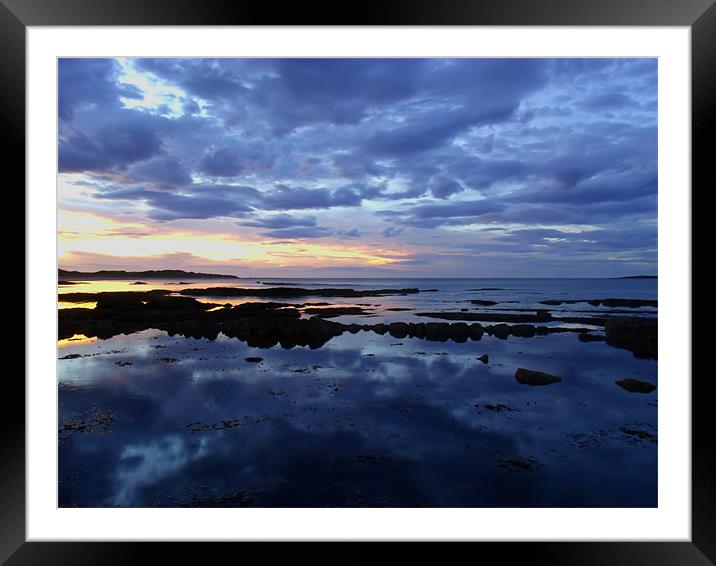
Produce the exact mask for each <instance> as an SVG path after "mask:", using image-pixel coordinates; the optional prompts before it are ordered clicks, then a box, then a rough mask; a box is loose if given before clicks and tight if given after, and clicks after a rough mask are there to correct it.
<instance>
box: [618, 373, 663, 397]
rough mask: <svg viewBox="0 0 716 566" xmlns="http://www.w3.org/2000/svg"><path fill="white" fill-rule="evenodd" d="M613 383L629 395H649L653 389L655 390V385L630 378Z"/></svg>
mask: <svg viewBox="0 0 716 566" xmlns="http://www.w3.org/2000/svg"><path fill="white" fill-rule="evenodd" d="M615 383H616V384H617V385H618V386H619V387H621V388H622V389H626V390H627V391H628V392H629V393H651V392H652V391H654V389H656V385H654V384H652V383H649V382H648V381H641V380H639V379H633V378H631V377H627V378H626V379H620V380H619V381H616V382H615Z"/></svg>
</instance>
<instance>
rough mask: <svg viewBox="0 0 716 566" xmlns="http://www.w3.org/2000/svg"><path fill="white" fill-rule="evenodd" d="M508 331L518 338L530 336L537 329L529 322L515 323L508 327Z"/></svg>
mask: <svg viewBox="0 0 716 566" xmlns="http://www.w3.org/2000/svg"><path fill="white" fill-rule="evenodd" d="M510 333H511V334H512V336H519V337H520V338H532V337H533V336H534V335H535V334H536V333H537V331H536V329H535V327H534V326H532V325H531V324H515V325H513V326H511V327H510Z"/></svg>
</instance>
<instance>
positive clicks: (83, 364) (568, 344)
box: [58, 279, 658, 507]
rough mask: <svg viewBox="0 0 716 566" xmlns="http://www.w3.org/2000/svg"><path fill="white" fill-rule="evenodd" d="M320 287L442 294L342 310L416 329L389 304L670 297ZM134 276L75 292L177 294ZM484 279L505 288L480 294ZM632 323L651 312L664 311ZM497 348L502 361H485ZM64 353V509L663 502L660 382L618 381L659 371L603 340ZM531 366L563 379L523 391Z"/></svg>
mask: <svg viewBox="0 0 716 566" xmlns="http://www.w3.org/2000/svg"><path fill="white" fill-rule="evenodd" d="M258 281H275V282H295V283H298V284H299V285H300V286H302V287H308V286H309V285H308V282H306V281H300V280H289V279H263V280H258ZM311 282H312V283H319V284H324V285H328V286H338V284H340V285H345V286H346V287H350V288H356V289H357V288H360V286H365V287H366V288H382V287H419V288H421V289H430V288H438V289H439V291H438V292H434V293H424V294H423V293H421V294H419V295H412V296H405V297H402V296H399V297H380V298H375V297H370V298H368V299H365V300H363V299H350V300H347V301H345V302H347V303H348V304H352V302H353V301H356V302H358V303H361V302H364V303H371V304H374V305H375V308H374V312H373V314H374V315H375V316H374V317H373V318H366V317H353V320H356V321H360V322H365V323H368V322H371V323H373V322H379V321H383V320H386V321H392V320H416V319H417V317H414V314H411V313H410V312H408V313H406V312H391V311H387V310H385V309H386V308H392V307H395V306H398V307H405V308H413V309H415V310H416V312H417V311H418V310H422V309H424V308H430V309H432V310H454V309H455V308H456V307H458V306H464V305H463V303H464V302H465V301H469V300H470V299H471V298H486V299H488V298H489V299H491V300H499V301H518V303H505V304H498V305H496V306H495V308H506V307H513V306H514V307H515V308H525V307H529V306H533V305H534V304H535V303H537V302H538V301H540V300H544V299H560V298H571V299H575V298H576V299H581V298H584V299H589V298H605V297H618V298H656V281H654V280H524V279H522V280H505V279H502V280H494V279H489V280H425V279H423V280H394V279H391V280H340V281H337V280H325V281H317V280H312V281H311ZM128 283H129V282H118V281H115V282H91V283H87V284H86V285H72V286H68V287H61V291H60V292H65V291H69V292H74V291H86V290H90V289H91V290H94V291H96V290H99V287H100V286H101V285H102V284H106V285H110V286H114V287H112V289H111V290H142V289H146V288H164V286H166V281H163V282H156V284H155V283H154V282H150V283H151V284H149V285H147V286H146V287H145V286H128ZM225 284H227V283H226V282H217V281H201V282H194V283H192V285H193V286H196V287H211V286H219V285H225ZM230 284H232V285H236V286H240V287H249V286H252V285H250V284H249V282H248V281H246V280H232V281H231V282H230ZM83 286H85V287H86V288H85V289H83V288H81V287H83ZM253 286H261V287H266V286H265V285H260V284H259V283H255V282H254V283H253ZM186 287H187V286H186V285H180V286H177V287H176V288H186ZM484 287H499V288H501V289H502V290H500V291H474V290H472V289H476V288H484ZM102 290H109V289H102ZM246 300H247V299H242V300H239V301H237V302H245V301H246ZM320 300H323V299H320ZM330 300H331V302H336V303H341V304H342V303H343V301H341V300H338V301H333V300H332V299H330ZM221 302H226V301H225V300H223V299H222V300H221ZM293 302H295V300H294V301H293ZM560 308H561V307H560ZM564 308H569V309H585V310H586V309H593V310H594V307H590V306H589V305H586V304H580V305H569V306H565V307H564ZM635 312H651V313H652V316H654V314H653V313H655V309H648V308H642V309H635ZM411 317H412V318H411ZM335 320H338V321H350V320H352V319H351V317H340V318H338V319H335ZM421 320H422V321H426V319H421ZM482 354H488V356H489V362H488V363H487V364H485V363H482V362H481V361H479V360H478V359H477V358H478V357H479V356H481V355H482ZM78 356H79V357H78ZM59 357H60V360H59V374H58V377H59V385H58V389H59V505H60V506H63V507H64V506H80V507H105V506H122V507H136V506H141V507H145V506H211V507H219V506H255V507H259V506H263V507H287V506H289V507H290V506H295V507H316V506H318V507H323V506H342V507H354V506H368V507H406V506H425V507H553V506H554V507H645V506H647V507H651V506H656V505H657V503H658V502H657V429H656V426H657V392H658V389H657V391H654V392H652V393H649V394H637V393H629V392H627V391H625V390H623V389H621V388H620V387H618V386H617V385H616V384H615V383H614V382H615V381H616V380H617V379H622V378H625V377H633V378H637V379H642V380H645V381H650V382H652V383H654V384H657V362H656V361H654V360H643V359H638V358H635V357H634V356H633V355H632V354H631V353H630V352H628V351H626V350H620V349H616V348H612V347H610V346H607V345H606V344H605V343H603V342H595V343H581V342H579V341H578V340H577V335H576V334H573V333H566V334H553V335H548V336H537V337H534V338H517V337H514V336H511V337H509V338H508V339H507V340H500V339H497V338H495V337H491V336H487V335H485V336H483V338H482V339H481V340H480V341H475V342H473V341H468V342H465V343H455V342H430V341H425V340H420V339H416V338H412V339H411V338H404V339H395V338H393V337H391V336H390V335H384V336H380V335H378V334H375V333H372V332H359V333H357V334H348V333H346V334H344V335H342V336H340V337H337V338H334V339H332V340H331V341H329V342H328V343H327V344H326V345H325V346H323V347H322V348H319V349H315V350H310V349H308V348H303V347H295V348H292V349H290V350H287V349H283V348H281V347H280V346H276V347H273V348H269V349H258V348H250V347H248V346H247V345H246V344H245V343H243V342H241V341H239V340H236V339H228V338H226V337H224V336H223V335H219V338H218V339H217V340H215V341H208V340H195V339H188V338H181V337H178V336H175V337H170V336H168V335H167V334H166V333H164V332H161V331H158V330H146V331H143V332H140V333H136V334H133V335H130V336H124V335H121V336H115V337H114V338H111V339H109V340H97V339H89V340H84V339H82V338H81V337H76V339H74V340H65V341H62V342H61V344H60V351H59ZM247 357H259V358H262V360H261V361H259V362H256V361H247V360H246V358H247ZM63 358H64V359H63ZM518 367H524V368H530V369H534V370H539V371H544V372H548V373H552V374H556V375H559V376H560V377H561V378H562V381H561V382H559V383H555V384H551V385H547V386H538V387H530V386H527V385H522V384H520V383H518V382H517V381H516V380H515V378H514V374H515V370H516V369H517V368H518Z"/></svg>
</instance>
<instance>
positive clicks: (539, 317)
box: [415, 310, 552, 322]
mask: <svg viewBox="0 0 716 566" xmlns="http://www.w3.org/2000/svg"><path fill="white" fill-rule="evenodd" d="M415 315H416V316H425V317H430V318H441V319H443V320H478V321H481V322H548V321H550V320H552V315H551V314H550V313H549V312H548V311H546V310H539V311H538V312H535V314H507V313H495V312H450V311H448V312H419V313H415Z"/></svg>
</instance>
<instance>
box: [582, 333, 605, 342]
mask: <svg viewBox="0 0 716 566" xmlns="http://www.w3.org/2000/svg"><path fill="white" fill-rule="evenodd" d="M577 338H578V339H579V341H580V342H604V341H606V339H607V337H606V336H602V335H600V334H590V333H589V332H582V333H581V334H579V336H578V337H577Z"/></svg>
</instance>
